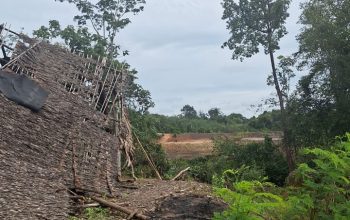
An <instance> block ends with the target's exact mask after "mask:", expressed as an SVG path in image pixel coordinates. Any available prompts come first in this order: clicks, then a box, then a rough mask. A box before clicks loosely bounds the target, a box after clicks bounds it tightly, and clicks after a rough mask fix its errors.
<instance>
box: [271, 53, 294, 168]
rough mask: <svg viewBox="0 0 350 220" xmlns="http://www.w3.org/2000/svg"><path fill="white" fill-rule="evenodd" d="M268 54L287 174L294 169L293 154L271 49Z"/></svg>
mask: <svg viewBox="0 0 350 220" xmlns="http://www.w3.org/2000/svg"><path fill="white" fill-rule="evenodd" d="M269 54H270V60H271V67H272V75H273V81H274V84H275V89H276V92H277V96H278V101H279V106H280V111H281V119H282V130H283V143H282V145H283V150H284V152H285V154H286V159H287V163H288V169H289V172H291V171H293V170H294V168H295V161H294V157H293V152H292V149H291V146H290V133H289V129H288V123H287V115H286V110H285V107H284V100H283V94H282V91H281V88H280V85H279V82H278V78H277V70H276V65H275V58H274V55H273V51H272V50H271V49H270V50H269Z"/></svg>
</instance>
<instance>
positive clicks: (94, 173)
mask: <svg viewBox="0 0 350 220" xmlns="http://www.w3.org/2000/svg"><path fill="white" fill-rule="evenodd" d="M22 40H23V42H21V43H19V44H18V45H17V47H16V51H15V52H14V56H13V58H14V59H13V62H12V63H11V64H9V65H8V66H7V70H10V69H12V70H14V71H15V72H18V73H21V74H27V75H29V76H31V77H32V78H33V80H35V81H36V82H37V83H39V84H40V86H41V87H42V88H44V89H45V90H46V91H48V92H49V96H48V99H47V101H46V103H45V105H44V106H43V108H42V109H41V110H40V111H39V112H37V113H35V112H32V111H31V110H30V109H28V108H25V107H23V106H20V105H18V104H16V103H15V102H13V101H10V100H8V99H7V98H6V97H4V96H3V95H1V94H0V115H1V117H0V219H65V218H67V215H68V213H69V211H70V210H71V205H72V204H71V200H70V199H69V193H68V190H69V189H74V188H84V189H91V190H96V191H102V192H106V193H108V192H109V191H111V190H112V189H111V186H112V187H113V185H114V183H115V181H116V175H117V167H116V164H115V160H116V157H117V155H116V149H117V148H119V143H118V138H116V137H115V135H114V134H112V133H113V132H111V131H113V129H114V128H115V127H117V126H116V125H115V123H116V122H115V120H114V119H115V118H112V117H111V116H113V115H117V113H116V110H114V109H113V108H112V107H113V106H114V105H115V103H114V102H117V101H118V99H119V98H118V97H119V96H121V94H122V90H123V82H124V80H125V79H124V77H123V76H120V77H119V78H116V79H115V81H114V82H115V83H114V84H116V86H115V87H113V85H112V84H113V80H109V79H107V80H106V83H105V84H106V85H105V88H98V85H101V84H102V83H103V81H104V80H103V79H105V78H106V71H108V70H107V69H108V68H106V61H103V62H97V61H94V60H93V59H91V58H88V59H87V58H84V57H82V56H79V55H76V54H73V53H70V52H69V51H67V50H65V49H63V48H60V47H59V46H53V45H50V44H48V43H46V42H36V41H34V40H32V39H29V38H24V37H23V38H22ZM101 60H102V59H101ZM5 69H6V68H5ZM113 71H114V75H113V77H116V73H117V72H118V71H116V70H114V69H113ZM13 74H16V73H13ZM121 75H122V74H121ZM107 77H108V76H107ZM108 83H109V84H108ZM98 90H100V91H98ZM107 90H113V93H112V92H111V93H110V94H111V95H110V97H109V98H108V100H107V99H106V100H107V101H106V102H105V103H106V104H105V105H104V106H102V104H103V103H102V104H99V105H98V104H97V103H98V102H99V100H98V98H99V96H100V95H101V91H106V92H107ZM112 94H113V95H112ZM105 96H106V94H105ZM107 96H108V94H107ZM100 103H101V102H100ZM103 108H104V109H105V111H102V109H103ZM101 112H104V114H103V113H101ZM109 113H110V114H109ZM111 118H112V120H111ZM107 131H108V132H107Z"/></svg>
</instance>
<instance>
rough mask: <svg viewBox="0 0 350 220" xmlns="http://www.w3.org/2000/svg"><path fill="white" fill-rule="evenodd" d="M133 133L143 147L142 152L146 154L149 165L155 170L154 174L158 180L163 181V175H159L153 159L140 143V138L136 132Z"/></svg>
mask: <svg viewBox="0 0 350 220" xmlns="http://www.w3.org/2000/svg"><path fill="white" fill-rule="evenodd" d="M133 133H134V136H135V138H136V140H137V143H138V144H139V146H140V147H141V150H142V152H143V153H144V155H145V157H146V159H147V161H148V163H149V164H150V166H151V167H152V169H153V170H154V172H155V173H156V175H157V177H158V179H160V180H163V179H162V177H161V175H160V174H159V172H158V170H157V167H156V165H155V164H154V162H153V161H152V159H151V157H150V156H149V155H148V153H147V151H146V150H145V148H144V147H143V146H142V144H141V141H140V140H139V138H138V137H137V136H136V134H135V132H133Z"/></svg>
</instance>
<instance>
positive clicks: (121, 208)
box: [91, 197, 151, 220]
mask: <svg viewBox="0 0 350 220" xmlns="http://www.w3.org/2000/svg"><path fill="white" fill-rule="evenodd" d="M91 199H92V200H94V201H96V202H98V203H100V204H101V205H104V206H107V207H109V208H112V209H116V210H118V211H121V212H124V213H126V214H128V215H129V216H130V215H131V214H133V215H134V216H135V217H137V218H139V219H142V220H148V219H151V218H150V217H148V216H146V215H142V214H139V213H136V214H134V213H135V211H131V210H129V209H127V208H124V207H122V206H119V205H117V204H115V203H112V202H108V201H106V200H104V199H101V198H98V197H91Z"/></svg>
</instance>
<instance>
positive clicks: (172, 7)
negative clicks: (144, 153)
mask: <svg viewBox="0 0 350 220" xmlns="http://www.w3.org/2000/svg"><path fill="white" fill-rule="evenodd" d="M300 1H301V0H295V1H294V2H293V3H292V5H291V7H290V11H289V12H290V17H289V18H288V20H287V29H288V31H289V34H288V35H287V36H285V37H284V38H283V39H282V41H281V44H280V46H281V50H280V51H278V54H283V55H289V54H291V53H293V52H295V51H296V50H297V43H296V41H295V36H296V35H297V34H298V32H299V29H300V26H299V25H298V24H297V21H298V17H299V14H300V10H299V2H300ZM220 2H221V0H147V4H146V7H145V10H144V11H143V12H142V13H141V14H139V15H137V16H135V17H133V18H132V23H131V24H130V25H129V26H127V27H126V29H124V30H123V31H122V32H121V33H120V35H119V36H118V43H119V44H120V45H121V46H122V49H123V50H129V51H130V55H129V56H127V57H125V58H123V59H126V60H127V61H128V62H129V63H130V64H131V66H132V67H134V68H136V69H137V70H138V72H139V73H138V77H139V80H138V82H139V83H140V84H141V85H142V86H143V87H144V88H145V89H148V90H149V91H150V92H151V94H152V98H153V100H154V102H155V103H156V106H155V108H153V109H152V110H151V112H154V113H160V114H166V115H174V114H179V113H180V109H181V108H182V107H183V106H184V105H185V104H190V105H193V106H194V107H195V109H196V110H198V111H199V110H202V111H204V112H206V111H208V110H209V109H210V108H212V107H218V108H220V109H221V110H222V111H223V112H224V113H225V114H229V113H233V112H234V113H241V114H243V115H245V116H247V117H250V116H252V115H253V114H255V110H254V109H252V108H250V106H251V105H257V104H261V103H262V101H261V100H262V99H264V98H268V97H269V95H270V94H271V92H273V87H268V86H267V85H266V77H267V74H268V73H269V72H271V70H270V66H269V58H268V57H267V56H265V55H264V54H263V53H261V54H258V55H255V56H254V57H253V58H250V59H246V60H245V61H244V62H239V61H233V60H231V52H230V51H229V50H228V49H221V45H222V43H223V42H224V41H225V40H227V39H228V37H229V34H228V31H227V30H226V26H225V22H224V21H222V20H221V16H222V13H223V9H222V7H221V4H220ZM75 14H77V11H76V10H75V9H74V7H73V5H69V4H67V3H58V2H55V1H54V0H30V1H29V0H9V1H2V3H1V13H0V23H2V22H7V23H8V24H11V26H12V29H14V30H19V29H20V28H24V32H25V33H30V34H31V33H32V30H33V29H37V28H38V27H40V26H41V25H46V24H47V23H48V20H50V19H56V20H59V21H60V22H61V24H63V25H67V24H72V23H73V21H72V17H73V16H74V15H75Z"/></svg>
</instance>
